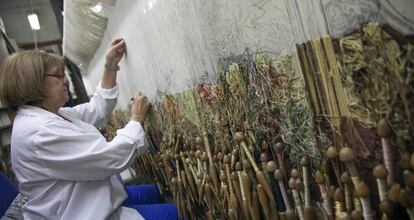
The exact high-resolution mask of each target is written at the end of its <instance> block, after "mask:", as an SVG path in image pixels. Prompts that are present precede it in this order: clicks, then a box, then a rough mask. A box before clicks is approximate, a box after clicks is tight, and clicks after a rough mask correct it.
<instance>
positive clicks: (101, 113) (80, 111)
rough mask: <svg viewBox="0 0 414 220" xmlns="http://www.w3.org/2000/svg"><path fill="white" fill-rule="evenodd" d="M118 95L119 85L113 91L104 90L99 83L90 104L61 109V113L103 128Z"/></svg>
mask: <svg viewBox="0 0 414 220" xmlns="http://www.w3.org/2000/svg"><path fill="white" fill-rule="evenodd" d="M118 93H119V92H118V85H115V86H114V87H113V88H111V89H104V88H102V86H101V83H99V84H98V86H97V87H96V91H95V93H94V95H93V96H92V98H91V100H90V101H89V102H88V103H84V104H80V105H77V106H75V107H73V108H61V109H60V111H62V112H64V113H68V114H71V115H74V116H76V117H77V118H79V119H80V120H81V121H84V122H86V123H89V124H93V125H94V126H95V127H97V128H99V127H103V126H104V125H105V123H106V120H107V118H108V116H109V114H110V113H111V112H112V110H113V109H114V108H115V105H116V101H117V98H118Z"/></svg>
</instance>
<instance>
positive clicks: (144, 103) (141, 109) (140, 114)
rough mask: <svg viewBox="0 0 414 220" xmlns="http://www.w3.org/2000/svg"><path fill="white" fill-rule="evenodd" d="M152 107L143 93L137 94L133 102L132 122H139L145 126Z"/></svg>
mask: <svg viewBox="0 0 414 220" xmlns="http://www.w3.org/2000/svg"><path fill="white" fill-rule="evenodd" d="M150 107H151V103H150V102H149V101H148V99H147V97H146V96H145V95H143V94H142V93H141V92H137V93H135V96H134V99H133V100H132V107H131V120H135V121H138V122H139V123H141V125H142V126H143V125H144V120H145V117H146V116H147V112H148V109H149V108H150Z"/></svg>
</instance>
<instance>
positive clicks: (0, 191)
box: [0, 172, 19, 217]
mask: <svg viewBox="0 0 414 220" xmlns="http://www.w3.org/2000/svg"><path fill="white" fill-rule="evenodd" d="M17 194H19V191H18V190H17V189H16V187H15V186H14V185H13V184H12V183H11V182H10V181H9V180H8V179H7V177H6V176H5V175H4V174H3V173H2V172H0V217H1V216H3V215H4V213H5V212H6V210H7V209H8V208H9V206H10V204H11V203H12V202H13V200H14V198H16V196H17Z"/></svg>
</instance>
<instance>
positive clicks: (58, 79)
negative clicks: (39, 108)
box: [43, 67, 69, 110]
mask: <svg viewBox="0 0 414 220" xmlns="http://www.w3.org/2000/svg"><path fill="white" fill-rule="evenodd" d="M68 83H69V81H68V80H67V79H66V76H65V74H64V73H63V71H62V70H61V69H60V68H58V67H54V68H52V69H51V70H50V71H49V72H47V73H46V76H45V78H44V81H43V86H44V88H45V93H46V97H47V98H46V99H45V100H43V105H45V107H47V108H51V110H57V109H59V108H60V107H62V106H63V105H64V104H65V102H66V101H68V100H69V95H68Z"/></svg>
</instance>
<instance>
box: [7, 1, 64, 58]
mask: <svg viewBox="0 0 414 220" xmlns="http://www.w3.org/2000/svg"><path fill="white" fill-rule="evenodd" d="M30 2H31V4H32V6H33V11H34V12H35V13H36V14H37V16H38V18H39V23H40V30H38V31H36V36H35V32H34V31H32V30H31V28H30V25H29V21H28V19H27V15H28V14H29V13H30V12H31V9H30ZM62 10H63V0H1V1H0V17H1V19H2V20H3V24H4V27H5V31H6V34H7V36H8V37H9V38H11V39H12V41H13V40H14V41H15V42H16V43H17V45H18V47H19V48H22V49H24V50H28V49H33V48H35V38H36V42H37V46H38V48H41V49H44V50H48V51H53V52H55V53H58V54H62V47H61V45H62V36H63V28H62V27H63V25H62V23H63V16H62Z"/></svg>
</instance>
